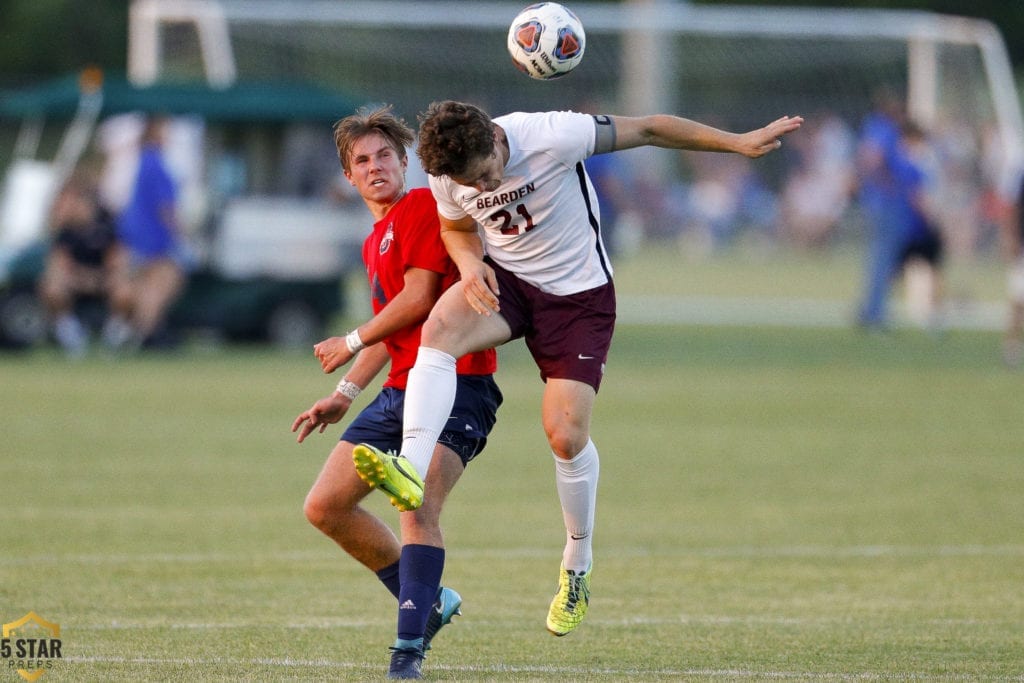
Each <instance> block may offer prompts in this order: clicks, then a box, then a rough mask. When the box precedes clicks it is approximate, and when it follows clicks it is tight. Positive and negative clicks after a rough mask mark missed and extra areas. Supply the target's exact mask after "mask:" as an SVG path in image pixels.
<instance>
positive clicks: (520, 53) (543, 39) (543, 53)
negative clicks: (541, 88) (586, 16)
mask: <svg viewBox="0 0 1024 683" xmlns="http://www.w3.org/2000/svg"><path fill="white" fill-rule="evenodd" d="M586 42H587V37H586V35H585V34H584V33H583V24H582V23H580V20H579V19H578V18H577V17H576V15H575V14H573V13H572V12H571V11H569V10H568V9H566V8H565V7H563V6H562V5H559V4H558V3H557V2H538V3H536V4H534V5H530V6H529V7H527V8H525V9H524V10H523V11H522V12H520V13H519V14H517V15H516V18H515V19H513V20H512V25H511V26H510V27H509V29H508V52H509V54H510V55H512V63H513V64H515V65H516V68H518V69H519V70H520V71H522V72H523V73H525V74H526V75H527V76H529V77H530V78H536V79H538V80H541V81H547V80H551V79H552V78H561V77H562V76H564V75H566V74H567V73H569V72H570V71H572V70H573V69H575V68H576V67H577V66H578V65H579V63H580V61H582V59H583V50H584V48H585V47H586Z"/></svg>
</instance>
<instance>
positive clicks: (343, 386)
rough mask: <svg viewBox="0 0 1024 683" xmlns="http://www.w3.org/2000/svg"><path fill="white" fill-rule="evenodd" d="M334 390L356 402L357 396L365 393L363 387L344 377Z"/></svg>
mask: <svg viewBox="0 0 1024 683" xmlns="http://www.w3.org/2000/svg"><path fill="white" fill-rule="evenodd" d="M334 390H335V391H337V392H338V393H339V394H341V395H342V396H344V397H346V398H347V399H348V400H350V401H354V400H356V396H358V395H359V394H360V393H361V392H362V391H363V389H362V387H360V386H359V385H358V384H356V383H355V382H350V381H348V380H347V379H345V378H344V377H342V378H341V381H340V382H338V386H337V387H336V388H335V389H334Z"/></svg>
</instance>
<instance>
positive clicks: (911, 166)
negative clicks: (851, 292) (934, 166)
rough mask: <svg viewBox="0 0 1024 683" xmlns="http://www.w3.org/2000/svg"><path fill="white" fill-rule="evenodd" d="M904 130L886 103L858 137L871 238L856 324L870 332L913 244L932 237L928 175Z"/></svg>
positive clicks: (881, 323)
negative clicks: (926, 203)
mask: <svg viewBox="0 0 1024 683" xmlns="http://www.w3.org/2000/svg"><path fill="white" fill-rule="evenodd" d="M908 126H911V124H909V123H908V122H907V121H905V117H904V116H903V114H902V111H901V110H900V109H899V107H898V105H896V104H895V100H892V99H885V100H883V101H881V102H880V104H879V106H878V107H877V108H876V109H875V111H873V112H872V113H870V114H869V115H868V116H867V117H866V118H865V120H864V124H863V127H862V131H861V136H860V144H859V149H858V155H857V156H858V158H857V165H858V173H859V178H860V185H859V199H860V203H861V207H862V209H863V210H864V214H865V217H866V218H867V220H868V223H869V227H870V230H871V234H870V239H869V243H868V254H867V269H866V278H865V283H864V293H863V299H862V301H861V305H860V309H859V311H858V323H859V324H860V325H861V326H862V327H865V328H869V329H872V328H873V329H884V328H885V327H886V326H887V325H888V322H889V320H888V299H889V293H890V290H891V288H892V284H893V281H894V280H896V278H897V277H898V276H899V274H900V272H901V270H902V268H903V265H904V263H905V261H906V259H907V257H908V255H909V254H910V253H912V248H913V246H914V245H916V244H920V243H921V242H922V241H923V240H924V239H925V238H935V237H936V236H935V235H933V234H931V233H930V232H929V231H930V230H931V228H930V227H929V221H928V219H927V215H926V213H925V209H924V206H923V195H924V189H925V185H926V182H927V176H926V174H925V171H924V169H923V168H922V167H921V166H920V165H918V164H917V163H915V160H914V159H913V157H912V156H911V154H910V153H909V150H908V148H907V145H906V141H905V133H904V130H905V128H907V127H908ZM913 130H916V128H913Z"/></svg>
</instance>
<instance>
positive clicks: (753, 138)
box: [612, 114, 804, 158]
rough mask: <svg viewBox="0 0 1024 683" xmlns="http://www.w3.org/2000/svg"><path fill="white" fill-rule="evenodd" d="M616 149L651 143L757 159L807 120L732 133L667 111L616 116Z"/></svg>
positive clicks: (791, 119)
mask: <svg viewBox="0 0 1024 683" xmlns="http://www.w3.org/2000/svg"><path fill="white" fill-rule="evenodd" d="M612 120H613V121H614V122H615V146H614V148H613V149H614V150H619V149H631V148H633V147H641V146H644V145H651V146H654V147H665V148H668V149H686V150H692V151H695V152H735V153H736V154H742V155H743V156H746V157H751V158H756V157H759V156H763V155H765V154H767V153H768V152H771V151H773V150H776V149H778V148H779V147H780V146H782V140H781V138H782V136H783V135H786V134H787V133H792V132H793V131H794V130H796V129H797V128H799V127H800V125H801V124H802V123H803V122H804V120H803V117H800V116H783V117H781V118H778V119H776V120H774V121H772V122H771V123H769V124H768V125H766V126H764V127H762V128H757V129H756V130H752V131H749V132H746V133H731V132H729V131H725V130H720V129H718V128H714V127H712V126H709V125H706V124H703V123H699V122H697V121H691V120H690V119H684V118H681V117H679V116H670V115H668V114H655V115H653V116H639V117H626V116H613V117H612Z"/></svg>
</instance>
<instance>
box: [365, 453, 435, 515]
mask: <svg viewBox="0 0 1024 683" xmlns="http://www.w3.org/2000/svg"><path fill="white" fill-rule="evenodd" d="M352 462H353V463H355V466H356V472H357V473H358V474H359V478H360V479H362V480H363V481H365V482H366V483H367V484H369V485H370V488H379V489H380V490H381V491H383V492H384V493H386V494H388V497H389V498H390V499H391V504H392V505H394V506H395V507H396V508H398V509H399V510H401V511H402V512H408V511H409V510H415V509H416V508H418V507H419V506H420V505H423V480H422V479H420V475H419V474H417V473H416V468H415V467H413V466H412V463H410V462H409V461H408V460H406V459H405V458H403V457H402V456H400V455H395V454H394V453H385V452H384V451H382V450H380V449H378V448H374V447H373V446H371V445H369V444H365V443H361V444H358V445H357V446H356V447H355V448H353V449H352Z"/></svg>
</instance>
